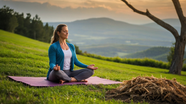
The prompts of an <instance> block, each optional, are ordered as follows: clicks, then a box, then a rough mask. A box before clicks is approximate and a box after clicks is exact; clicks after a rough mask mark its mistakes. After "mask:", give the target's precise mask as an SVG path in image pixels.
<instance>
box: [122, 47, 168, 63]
mask: <svg viewBox="0 0 186 104" xmlns="http://www.w3.org/2000/svg"><path fill="white" fill-rule="evenodd" d="M169 52H170V48H167V47H152V48H149V49H147V50H145V51H141V52H136V53H133V54H129V55H126V56H124V58H152V59H155V60H159V61H165V62H167V55H168V54H169Z"/></svg>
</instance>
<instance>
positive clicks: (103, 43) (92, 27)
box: [49, 18, 180, 61]
mask: <svg viewBox="0 0 186 104" xmlns="http://www.w3.org/2000/svg"><path fill="white" fill-rule="evenodd" d="M163 21H165V22H166V23H169V24H170V25H172V26H173V27H175V28H176V29H177V30H178V32H179V30H180V23H179V21H178V20H177V19H164V20H163ZM61 23H64V24H67V25H68V27H69V41H70V42H71V43H73V44H76V45H78V46H79V47H80V49H81V50H83V51H87V52H88V53H93V54H98V55H102V56H108V57H114V56H119V57H125V58H145V57H149V58H153V59H156V60H162V61H167V55H168V53H169V51H170V49H169V47H171V46H172V43H174V41H175V40H174V37H173V35H172V34H171V33H170V32H169V31H168V30H166V29H164V28H163V27H161V26H159V25H157V24H156V23H153V22H152V23H148V24H143V25H134V24H129V23H126V22H122V21H116V20H113V19H110V18H90V19H85V20H78V21H74V22H49V25H51V26H53V27H54V28H55V27H56V26H57V25H58V24H61ZM155 50H156V51H155Z"/></svg>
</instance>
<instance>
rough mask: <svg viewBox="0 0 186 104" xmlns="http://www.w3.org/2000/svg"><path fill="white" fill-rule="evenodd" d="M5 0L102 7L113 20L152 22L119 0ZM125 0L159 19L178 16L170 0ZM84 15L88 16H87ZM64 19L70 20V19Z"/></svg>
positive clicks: (185, 0) (185, 10)
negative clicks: (108, 12) (124, 19)
mask: <svg viewBox="0 0 186 104" xmlns="http://www.w3.org/2000/svg"><path fill="white" fill-rule="evenodd" d="M5 1H23V2H38V3H41V4H43V3H49V4H50V5H54V6H58V7H60V8H67V7H70V8H72V9H74V10H75V9H77V8H83V9H96V8H103V9H106V10H107V11H110V17H112V18H113V19H115V20H122V19H123V18H126V20H127V22H129V23H136V24H141V23H147V22H152V21H151V20H150V19H149V18H148V17H146V16H142V15H140V14H137V13H135V12H133V11H132V10H131V9H130V8H129V7H128V6H127V5H126V4H125V3H124V2H122V1H121V0H5ZM127 1H128V2H129V3H130V4H132V5H133V6H134V7H135V8H136V9H138V10H141V11H146V9H148V10H149V12H150V13H151V14H153V15H155V16H156V17H158V18H160V19H166V18H178V17H177V14H176V11H175V8H174V5H173V3H172V0H127ZM179 1H180V4H181V7H182V10H183V13H184V14H185V15H186V0H179ZM98 12H99V11H98ZM84 15H86V14H84ZM113 15H115V16H113ZM85 17H86V18H88V16H85ZM108 17H109V15H108ZM71 20H72V19H71ZM74 20H75V19H74ZM46 21H47V20H46ZM66 21H70V19H69V20H66Z"/></svg>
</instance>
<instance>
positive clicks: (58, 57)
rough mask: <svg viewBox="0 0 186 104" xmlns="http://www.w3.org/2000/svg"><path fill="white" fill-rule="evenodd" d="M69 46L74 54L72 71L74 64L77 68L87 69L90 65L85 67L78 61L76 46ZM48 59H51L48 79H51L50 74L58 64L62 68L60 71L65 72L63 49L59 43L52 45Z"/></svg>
mask: <svg viewBox="0 0 186 104" xmlns="http://www.w3.org/2000/svg"><path fill="white" fill-rule="evenodd" d="M67 45H68V47H69V48H70V50H71V52H72V58H71V66H70V71H73V69H74V64H75V65H76V66H79V67H82V68H87V66H88V65H85V64H83V63H81V62H80V61H78V59H77V57H76V52H75V47H74V45H73V44H71V43H67ZM48 57H49V65H50V68H49V70H48V74H47V79H48V78H49V74H50V72H51V71H52V70H53V68H54V66H56V65H57V64H58V66H60V68H61V69H60V70H63V65H64V53H63V51H62V49H61V46H60V43H59V41H57V42H55V43H53V44H52V45H50V47H49V49H48Z"/></svg>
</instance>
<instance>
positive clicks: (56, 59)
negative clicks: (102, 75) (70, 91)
mask: <svg viewBox="0 0 186 104" xmlns="http://www.w3.org/2000/svg"><path fill="white" fill-rule="evenodd" d="M68 35H69V34H68V27H67V25H65V24H60V25H58V26H57V28H56V29H55V31H54V33H53V36H52V38H51V45H50V47H49V50H48V56H49V65H50V68H49V71H48V74H47V79H48V80H50V81H53V82H60V83H61V84H63V83H64V82H76V81H87V80H86V79H87V78H89V77H91V76H92V75H93V74H94V70H96V69H98V68H97V67H94V64H91V65H85V64H83V63H81V62H80V61H78V59H77V57H76V52H75V47H74V45H73V44H70V43H67V42H66V39H67V38H68ZM74 64H75V65H77V66H79V67H82V68H84V69H80V70H73V69H74Z"/></svg>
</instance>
